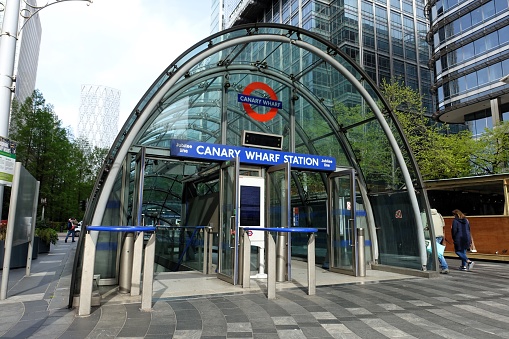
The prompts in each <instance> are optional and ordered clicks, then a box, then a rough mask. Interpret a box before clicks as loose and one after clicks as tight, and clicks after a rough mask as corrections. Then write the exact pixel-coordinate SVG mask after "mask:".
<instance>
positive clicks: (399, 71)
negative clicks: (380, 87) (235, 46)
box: [212, 0, 434, 114]
mask: <svg viewBox="0 0 509 339" xmlns="http://www.w3.org/2000/svg"><path fill="white" fill-rule="evenodd" d="M213 3H214V4H213V6H212V7H213V8H221V3H222V10H223V13H222V15H220V16H219V18H213V20H217V21H215V22H216V25H215V27H218V24H219V23H220V22H223V27H222V28H228V27H232V26H235V25H238V24H243V23H248V22H272V23H283V24H289V25H292V26H298V27H302V28H305V29H307V30H309V31H311V32H314V33H317V34H320V35H322V36H323V37H325V38H326V39H328V40H330V41H332V42H333V43H334V44H335V45H337V46H338V47H340V48H341V49H342V50H343V51H345V52H346V53H347V54H348V55H349V56H350V57H351V58H352V59H354V60H355V61H356V62H357V63H358V64H359V65H361V66H362V67H363V68H364V70H365V71H366V72H367V73H368V75H369V76H370V77H371V78H372V79H373V80H374V81H375V82H376V83H377V84H380V83H381V82H382V80H383V79H386V80H388V79H390V78H399V79H401V80H402V81H403V82H404V83H405V84H406V85H408V86H410V87H412V88H414V89H416V90H418V91H419V92H420V93H421V94H422V95H423V97H424V106H425V107H426V108H427V111H428V112H429V113H430V114H431V113H432V112H433V111H434V109H433V104H432V100H431V94H430V87H431V75H432V73H431V71H430V69H429V67H428V62H429V59H430V46H429V44H428V43H427V42H426V34H427V32H428V28H429V24H428V20H427V18H426V17H425V10H424V6H425V1H423V0H373V1H370V0H271V1H263V2H262V1H250V0H222V1H220V0H216V1H214V2H213ZM216 12H217V13H219V9H218V10H217V11H215V12H214V13H216ZM214 15H215V14H214ZM320 72H321V74H319V73H320ZM324 76H327V71H326V70H323V69H317V70H316V72H314V80H313V81H314V82H315V84H316V86H320V77H324ZM337 86H338V87H337V93H338V94H339V96H336V98H338V97H340V98H341V101H342V102H343V103H345V104H349V103H354V102H357V100H356V98H354V97H352V95H350V93H351V92H352V90H351V88H349V86H350V85H348V84H346V83H344V84H341V83H338V84H337ZM325 99H326V100H327V98H325Z"/></svg>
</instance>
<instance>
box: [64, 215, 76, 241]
mask: <svg viewBox="0 0 509 339" xmlns="http://www.w3.org/2000/svg"><path fill="white" fill-rule="evenodd" d="M76 225H78V220H76V218H69V220H68V221H67V235H66V236H65V242H67V238H69V235H70V236H71V240H72V242H75V241H74V234H75V229H76Z"/></svg>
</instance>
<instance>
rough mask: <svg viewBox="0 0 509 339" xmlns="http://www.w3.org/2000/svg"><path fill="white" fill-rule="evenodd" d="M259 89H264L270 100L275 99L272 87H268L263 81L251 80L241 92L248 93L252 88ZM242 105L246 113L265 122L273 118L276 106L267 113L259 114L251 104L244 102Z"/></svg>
mask: <svg viewBox="0 0 509 339" xmlns="http://www.w3.org/2000/svg"><path fill="white" fill-rule="evenodd" d="M257 89H260V90H262V91H265V92H266V93H267V94H268V95H269V96H270V98H271V99H272V100H277V96H276V93H275V92H274V90H273V89H272V88H270V87H269V85H267V84H265V83H263V82H252V83H250V84H249V85H247V86H246V88H245V89H244V92H242V94H245V95H250V94H251V93H252V92H253V91H254V90H257ZM242 106H244V109H245V110H246V113H247V114H248V115H249V116H250V117H251V118H253V119H255V120H257V121H261V122H266V121H269V120H272V119H274V117H275V116H276V114H277V107H272V108H271V109H270V110H269V111H268V112H267V113H265V114H260V113H257V112H255V111H254V109H252V108H251V105H250V104H248V103H246V102H244V103H242Z"/></svg>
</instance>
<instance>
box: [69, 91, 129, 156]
mask: <svg viewBox="0 0 509 339" xmlns="http://www.w3.org/2000/svg"><path fill="white" fill-rule="evenodd" d="M119 112H120V91H119V90H117V89H114V88H111V87H106V86H97V85H82V86H81V104H80V119H79V122H78V133H76V134H77V135H78V137H80V138H83V139H86V140H88V141H89V142H90V145H91V146H94V147H99V148H109V147H111V145H112V144H113V141H114V140H115V137H116V136H117V133H118V116H119Z"/></svg>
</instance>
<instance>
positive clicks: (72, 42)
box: [36, 0, 211, 130]
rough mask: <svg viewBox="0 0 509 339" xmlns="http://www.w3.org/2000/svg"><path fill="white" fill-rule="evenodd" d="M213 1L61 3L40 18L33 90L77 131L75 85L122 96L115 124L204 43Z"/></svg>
mask: <svg viewBox="0 0 509 339" xmlns="http://www.w3.org/2000/svg"><path fill="white" fill-rule="evenodd" d="M210 5H211V0H192V1H183V0H94V3H92V4H90V5H89V6H87V5H86V4H85V2H75V1H69V2H62V3H58V4H55V5H52V6H49V7H48V8H46V9H44V10H42V11H41V12H40V17H41V23H42V29H43V36H42V42H41V53H40V57H39V69H38V75H37V85H36V87H37V88H38V89H39V90H40V91H41V92H42V94H43V96H44V98H45V99H46V102H47V103H49V104H53V105H54V107H55V112H56V113H57V114H58V116H59V117H60V119H61V120H62V121H63V125H64V126H71V127H72V128H74V129H75V130H76V128H77V125H78V119H79V106H80V94H81V85H83V84H93V85H102V86H107V87H112V88H115V89H118V90H120V91H121V98H120V119H119V121H120V124H121V125H123V123H124V121H125V119H126V118H127V117H128V115H129V114H130V113H131V111H132V110H133V108H134V106H135V105H136V103H137V102H138V101H139V100H140V99H141V97H142V95H143V94H144V93H145V91H146V90H147V89H148V88H149V86H150V85H151V84H152V83H153V82H154V81H155V79H156V78H157V77H158V76H159V75H160V74H161V73H162V72H163V71H164V69H165V68H166V67H167V66H168V65H169V64H170V63H171V62H172V61H173V60H175V58H176V57H177V56H179V55H180V54H181V53H183V52H184V51H185V50H186V49H188V48H189V47H191V46H192V45H194V44H195V43H197V42H198V41H200V40H201V39H204V38H206V37H207V36H208V35H209V29H210V28H209V27H210V13H211V11H210Z"/></svg>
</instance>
